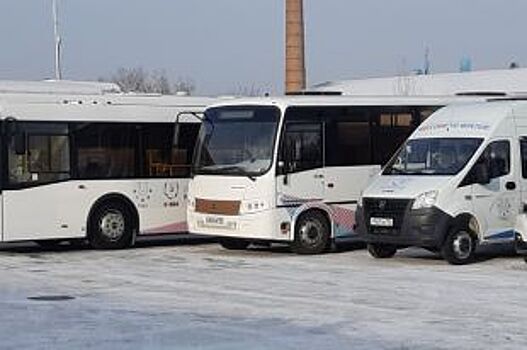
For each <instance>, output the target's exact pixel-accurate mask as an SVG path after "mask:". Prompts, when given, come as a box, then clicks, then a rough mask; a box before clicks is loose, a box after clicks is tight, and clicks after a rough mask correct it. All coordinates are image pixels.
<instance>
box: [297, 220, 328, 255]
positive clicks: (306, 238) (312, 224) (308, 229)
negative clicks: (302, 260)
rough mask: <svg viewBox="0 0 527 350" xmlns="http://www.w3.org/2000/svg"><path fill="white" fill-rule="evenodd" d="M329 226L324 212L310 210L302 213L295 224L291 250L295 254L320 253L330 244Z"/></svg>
mask: <svg viewBox="0 0 527 350" xmlns="http://www.w3.org/2000/svg"><path fill="white" fill-rule="evenodd" d="M330 240H331V237H330V226H329V222H328V220H327V218H326V216H325V215H324V214H322V213H321V212H319V211H310V212H307V213H305V214H302V215H301V216H300V218H299V219H298V220H297V222H296V225H295V239H294V241H293V243H292V244H291V250H292V251H293V252H294V253H296V254H304V255H307V254H310V255H313V254H321V253H323V252H326V251H327V250H328V248H329V246H330Z"/></svg>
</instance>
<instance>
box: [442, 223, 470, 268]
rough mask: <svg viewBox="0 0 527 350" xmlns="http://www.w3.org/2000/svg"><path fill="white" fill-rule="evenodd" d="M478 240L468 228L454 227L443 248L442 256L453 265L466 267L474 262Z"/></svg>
mask: <svg viewBox="0 0 527 350" xmlns="http://www.w3.org/2000/svg"><path fill="white" fill-rule="evenodd" d="M475 251H476V240H475V238H474V235H473V234H472V233H471V232H470V231H469V230H468V229H467V228H466V227H454V228H452V229H451V230H450V232H449V233H448V236H447V237H446V239H445V242H444V243H443V246H442V247H441V255H442V256H443V258H444V259H445V260H446V261H448V262H449V263H450V264H452V265H464V264H468V263H471V262H472V261H473V260H474V257H475Z"/></svg>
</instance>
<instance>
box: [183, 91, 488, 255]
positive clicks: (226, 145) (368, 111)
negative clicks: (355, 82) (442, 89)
mask: <svg viewBox="0 0 527 350" xmlns="http://www.w3.org/2000/svg"><path fill="white" fill-rule="evenodd" d="M479 99H482V98H481V97H445V98H433V97H430V98H421V97H406V98H405V97H360V98H357V97H344V96H296V97H284V98H276V99H274V98H261V99H248V100H243V99H239V100H236V101H234V102H230V103H223V104H219V105H216V106H213V107H211V108H210V109H208V110H207V111H206V113H205V119H204V122H203V125H202V132H201V136H200V140H199V142H198V146H197V150H196V152H195V159H194V168H193V180H192V182H191V184H190V186H189V209H188V222H189V231H190V232H192V233H197V234H203V235H214V236H219V237H220V238H221V240H220V242H221V244H222V245H223V246H224V247H225V248H227V249H245V248H246V247H247V246H248V245H249V244H250V243H251V242H262V241H267V242H289V243H291V246H292V248H293V250H294V251H295V252H298V253H305V254H313V253H320V252H323V251H324V250H326V249H327V248H328V247H329V246H331V244H332V243H333V242H335V241H337V240H339V239H347V238H352V239H353V238H354V237H355V218H354V212H355V208H356V205H357V201H358V199H359V197H360V193H361V191H362V190H363V189H364V188H365V187H366V185H367V184H368V182H369V181H370V179H371V177H372V176H374V175H376V174H378V173H379V171H380V169H381V165H382V164H384V163H385V162H387V161H388V160H389V159H390V157H391V155H392V154H393V153H394V152H395V151H396V150H397V148H398V147H399V146H400V145H401V144H402V143H403V142H404V141H405V140H406V138H407V137H408V136H409V135H410V134H411V133H412V131H413V130H415V128H416V127H417V126H418V125H419V124H420V123H421V122H422V121H423V120H424V119H425V118H426V117H428V116H429V115H430V114H431V113H432V112H433V111H435V110H436V109H438V108H440V107H442V106H445V105H447V104H449V103H452V102H456V101H460V102H461V101H468V100H470V101H473V100H479Z"/></svg>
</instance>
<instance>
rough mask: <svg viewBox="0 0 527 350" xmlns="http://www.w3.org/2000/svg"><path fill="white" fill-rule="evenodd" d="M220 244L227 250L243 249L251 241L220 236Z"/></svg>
mask: <svg viewBox="0 0 527 350" xmlns="http://www.w3.org/2000/svg"><path fill="white" fill-rule="evenodd" d="M219 242H220V245H221V246H222V247H223V248H225V249H227V250H245V249H247V247H248V246H249V244H251V242H249V241H246V240H243V239H237V238H222V239H220V241H219Z"/></svg>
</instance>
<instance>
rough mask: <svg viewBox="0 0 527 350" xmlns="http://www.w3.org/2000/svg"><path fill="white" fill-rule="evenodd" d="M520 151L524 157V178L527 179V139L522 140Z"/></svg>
mask: <svg viewBox="0 0 527 350" xmlns="http://www.w3.org/2000/svg"><path fill="white" fill-rule="evenodd" d="M520 149H521V156H522V177H523V178H524V179H527V137H522V138H521V139H520Z"/></svg>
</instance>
